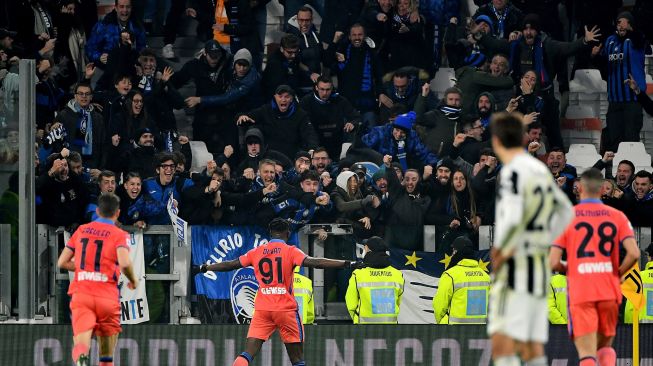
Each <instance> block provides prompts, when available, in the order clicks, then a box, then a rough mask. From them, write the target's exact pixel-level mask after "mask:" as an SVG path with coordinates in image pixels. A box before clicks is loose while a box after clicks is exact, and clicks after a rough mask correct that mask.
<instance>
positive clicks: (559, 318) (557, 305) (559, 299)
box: [547, 273, 568, 324]
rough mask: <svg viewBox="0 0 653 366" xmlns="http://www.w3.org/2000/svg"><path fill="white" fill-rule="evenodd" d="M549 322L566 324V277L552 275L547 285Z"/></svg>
mask: <svg viewBox="0 0 653 366" xmlns="http://www.w3.org/2000/svg"><path fill="white" fill-rule="evenodd" d="M547 300H548V304H549V322H551V324H567V321H568V317H567V276H565V275H563V274H559V273H558V274H554V275H553V276H551V285H549V295H548V296H547Z"/></svg>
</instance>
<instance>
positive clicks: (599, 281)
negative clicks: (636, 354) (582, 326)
mask: <svg viewBox="0 0 653 366" xmlns="http://www.w3.org/2000/svg"><path fill="white" fill-rule="evenodd" d="M575 212H576V217H575V218H574V220H573V221H572V222H571V224H569V226H567V229H566V230H565V231H564V232H563V233H562V234H561V235H560V237H559V238H558V239H556V241H555V242H554V244H553V245H555V246H557V247H560V248H561V249H564V250H566V251H567V284H568V285H567V286H568V296H569V303H570V304H578V303H582V302H590V301H603V300H617V301H618V302H621V289H620V280H619V245H620V243H622V242H623V241H624V240H626V239H627V238H631V237H633V236H634V235H633V228H632V226H631V225H630V222H629V221H628V219H627V218H626V215H624V214H623V213H622V212H621V211H619V210H616V209H614V208H612V207H610V206H607V205H604V204H603V203H602V202H601V201H600V200H598V199H596V200H594V199H588V200H583V201H581V203H579V204H578V205H576V206H575Z"/></svg>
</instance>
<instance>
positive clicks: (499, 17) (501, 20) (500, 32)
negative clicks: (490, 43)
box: [490, 5, 508, 38]
mask: <svg viewBox="0 0 653 366" xmlns="http://www.w3.org/2000/svg"><path fill="white" fill-rule="evenodd" d="M490 6H491V7H492V11H493V12H494V16H495V17H497V20H498V21H499V27H498V29H497V37H499V38H503V32H504V29H505V20H506V17H507V16H508V8H507V7H506V8H504V10H503V14H499V12H498V11H497V9H496V8H495V7H494V5H490Z"/></svg>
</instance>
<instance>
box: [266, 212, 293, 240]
mask: <svg viewBox="0 0 653 366" xmlns="http://www.w3.org/2000/svg"><path fill="white" fill-rule="evenodd" d="M268 231H269V232H270V236H271V237H272V239H275V238H276V239H284V240H287V239H288V236H289V234H290V224H289V223H288V221H286V220H285V219H282V218H280V217H276V218H274V219H272V221H270V223H269V224H268Z"/></svg>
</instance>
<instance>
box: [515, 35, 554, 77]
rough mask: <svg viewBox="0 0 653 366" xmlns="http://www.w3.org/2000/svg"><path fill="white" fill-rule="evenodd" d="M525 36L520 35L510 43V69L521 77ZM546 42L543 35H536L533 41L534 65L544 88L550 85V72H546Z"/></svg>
mask: <svg viewBox="0 0 653 366" xmlns="http://www.w3.org/2000/svg"><path fill="white" fill-rule="evenodd" d="M522 39H523V36H521V37H519V38H518V39H517V40H515V41H513V42H512V43H511V44H510V69H511V70H512V72H513V75H517V76H519V77H521V76H522V75H523V72H522V70H521V47H520V44H521V41H522ZM543 46H544V42H543V40H542V37H540V36H537V37H535V41H534V42H533V66H534V68H535V73H536V74H537V77H538V78H539V82H540V85H541V86H542V88H545V87H547V86H548V85H549V81H550V80H549V74H548V73H547V72H546V68H545V67H544V47H543Z"/></svg>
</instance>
